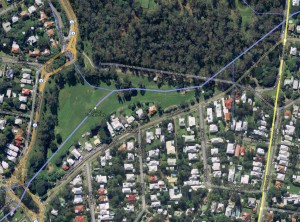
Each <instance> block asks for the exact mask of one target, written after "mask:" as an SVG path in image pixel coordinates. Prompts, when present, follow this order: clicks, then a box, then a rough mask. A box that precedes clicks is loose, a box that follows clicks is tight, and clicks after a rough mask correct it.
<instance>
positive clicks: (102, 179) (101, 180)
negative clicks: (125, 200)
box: [95, 175, 107, 183]
mask: <svg viewBox="0 0 300 222" xmlns="http://www.w3.org/2000/svg"><path fill="white" fill-rule="evenodd" d="M95 179H96V181H97V183H107V176H102V175H97V176H96V178H95Z"/></svg>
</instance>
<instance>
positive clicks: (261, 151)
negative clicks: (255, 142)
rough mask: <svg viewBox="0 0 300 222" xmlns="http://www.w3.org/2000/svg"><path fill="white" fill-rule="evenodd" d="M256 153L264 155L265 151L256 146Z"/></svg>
mask: <svg viewBox="0 0 300 222" xmlns="http://www.w3.org/2000/svg"><path fill="white" fill-rule="evenodd" d="M256 153H257V154H258V155H261V156H263V155H265V151H264V150H263V149H262V148H257V151H256Z"/></svg>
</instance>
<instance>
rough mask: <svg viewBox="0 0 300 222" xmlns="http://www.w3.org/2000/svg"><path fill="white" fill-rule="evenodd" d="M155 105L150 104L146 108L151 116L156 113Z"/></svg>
mask: <svg viewBox="0 0 300 222" xmlns="http://www.w3.org/2000/svg"><path fill="white" fill-rule="evenodd" d="M156 109H157V108H156V106H155V105H153V106H150V107H149V109H148V113H149V114H150V115H151V116H152V115H154V114H155V113H156Z"/></svg>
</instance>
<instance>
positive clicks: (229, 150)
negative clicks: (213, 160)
mask: <svg viewBox="0 0 300 222" xmlns="http://www.w3.org/2000/svg"><path fill="white" fill-rule="evenodd" d="M234 151H235V149H234V144H233V143H228V144H227V149H226V154H230V155H233V154H234Z"/></svg>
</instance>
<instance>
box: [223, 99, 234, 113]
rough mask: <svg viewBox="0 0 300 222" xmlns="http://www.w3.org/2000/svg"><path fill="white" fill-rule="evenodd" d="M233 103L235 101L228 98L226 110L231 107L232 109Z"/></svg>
mask: <svg viewBox="0 0 300 222" xmlns="http://www.w3.org/2000/svg"><path fill="white" fill-rule="evenodd" d="M232 101H233V99H232V98H228V99H227V100H225V107H226V109H228V110H229V109H231V107H232Z"/></svg>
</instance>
